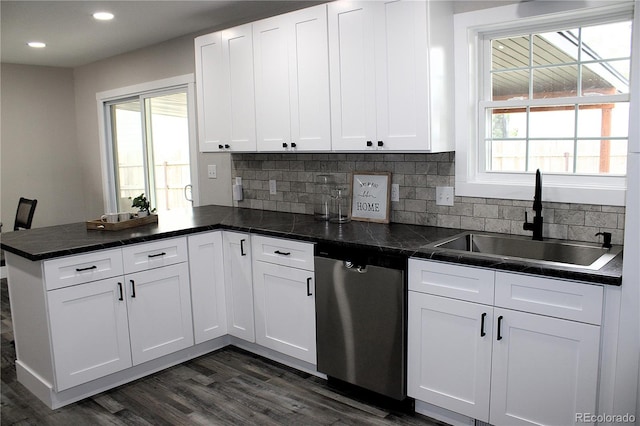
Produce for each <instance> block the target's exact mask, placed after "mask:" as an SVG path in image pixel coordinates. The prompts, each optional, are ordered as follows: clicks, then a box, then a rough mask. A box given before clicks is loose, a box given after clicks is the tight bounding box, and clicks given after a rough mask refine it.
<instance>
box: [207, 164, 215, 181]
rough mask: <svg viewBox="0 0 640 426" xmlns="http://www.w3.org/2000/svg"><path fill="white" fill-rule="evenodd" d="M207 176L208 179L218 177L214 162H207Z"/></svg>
mask: <svg viewBox="0 0 640 426" xmlns="http://www.w3.org/2000/svg"><path fill="white" fill-rule="evenodd" d="M207 176H208V177H209V179H217V178H218V171H217V168H216V165H215V164H209V165H208V166H207Z"/></svg>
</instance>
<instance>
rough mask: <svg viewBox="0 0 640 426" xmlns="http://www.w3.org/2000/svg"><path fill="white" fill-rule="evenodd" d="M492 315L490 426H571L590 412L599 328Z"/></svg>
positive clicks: (521, 315)
mask: <svg viewBox="0 0 640 426" xmlns="http://www.w3.org/2000/svg"><path fill="white" fill-rule="evenodd" d="M494 315H495V318H496V319H495V321H494V328H495V330H496V332H495V333H496V334H494V337H495V338H494V342H493V361H492V362H493V364H492V382H491V419H490V423H491V424H493V425H496V426H500V425H510V426H512V425H541V424H544V425H571V424H577V423H576V413H595V412H596V411H595V410H596V395H597V394H596V388H597V382H598V356H599V355H598V353H599V352H598V351H599V341H600V327H598V326H595V325H590V324H583V323H578V322H573V321H567V320H561V319H557V318H551V317H545V316H542V315H535V314H528V313H524V312H517V311H512V310H507V309H500V308H495V313H494ZM497 339H500V340H497Z"/></svg>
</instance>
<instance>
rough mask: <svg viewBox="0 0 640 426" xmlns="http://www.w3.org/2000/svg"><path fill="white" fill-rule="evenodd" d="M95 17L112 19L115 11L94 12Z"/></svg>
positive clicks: (106, 19)
mask: <svg viewBox="0 0 640 426" xmlns="http://www.w3.org/2000/svg"><path fill="white" fill-rule="evenodd" d="M93 18H94V19H97V20H98V21H110V20H112V19H113V13H111V12H96V13H94V14H93Z"/></svg>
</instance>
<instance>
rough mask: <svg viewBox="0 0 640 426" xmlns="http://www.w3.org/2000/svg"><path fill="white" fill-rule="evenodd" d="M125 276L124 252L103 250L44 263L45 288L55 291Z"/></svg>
mask: <svg viewBox="0 0 640 426" xmlns="http://www.w3.org/2000/svg"><path fill="white" fill-rule="evenodd" d="M122 274H123V268H122V251H121V250H120V249H113V250H103V251H97V252H93V253H87V254H79V255H77V256H70V257H63V258H59V259H53V260H47V261H45V262H44V276H45V286H46V288H47V290H54V289H57V288H63V287H67V286H70V285H76V284H81V283H86V282H90V281H97V280H102V279H105V278H111V277H115V276H117V275H122Z"/></svg>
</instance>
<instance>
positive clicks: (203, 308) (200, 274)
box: [189, 231, 227, 344]
mask: <svg viewBox="0 0 640 426" xmlns="http://www.w3.org/2000/svg"><path fill="white" fill-rule="evenodd" d="M222 253H223V251H222V232H219V231H218V232H208V233H205V234H198V235H191V236H189V275H190V278H191V306H192V309H193V330H194V339H195V343H196V344H197V343H202V342H204V341H206V340H210V339H214V338H216V337H220V336H224V335H225V334H227V309H226V302H225V294H224V293H225V291H224V260H223V254H222Z"/></svg>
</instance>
